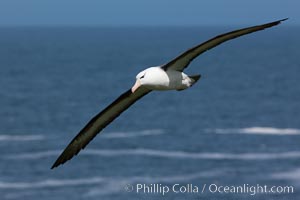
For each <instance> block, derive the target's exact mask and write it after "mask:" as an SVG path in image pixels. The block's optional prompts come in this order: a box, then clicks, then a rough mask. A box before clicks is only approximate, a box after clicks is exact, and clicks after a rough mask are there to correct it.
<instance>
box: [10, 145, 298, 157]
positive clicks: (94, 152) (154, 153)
mask: <svg viewBox="0 0 300 200" xmlns="http://www.w3.org/2000/svg"><path fill="white" fill-rule="evenodd" d="M60 152H61V151H59V150H57V151H43V152H35V153H19V154H13V155H7V156H6V157H5V158H8V159H25V160H26V159H28V160H32V159H33V160H34V159H41V158H47V157H50V156H58V155H59V154H60ZM84 155H89V156H106V157H118V156H143V157H145V156H148V157H158V158H170V159H171V158H172V159H210V160H270V159H294V158H300V152H299V151H289V152H278V153H264V152H262V153H220V152H186V151H167V150H155V149H142V148H139V149H118V150H111V149H87V150H85V151H82V153H81V156H84Z"/></svg>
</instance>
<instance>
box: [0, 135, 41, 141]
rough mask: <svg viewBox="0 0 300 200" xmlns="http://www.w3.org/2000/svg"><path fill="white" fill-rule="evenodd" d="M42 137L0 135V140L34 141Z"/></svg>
mask: <svg viewBox="0 0 300 200" xmlns="http://www.w3.org/2000/svg"><path fill="white" fill-rule="evenodd" d="M44 139H45V138H44V136H42V135H0V141H34V140H44Z"/></svg>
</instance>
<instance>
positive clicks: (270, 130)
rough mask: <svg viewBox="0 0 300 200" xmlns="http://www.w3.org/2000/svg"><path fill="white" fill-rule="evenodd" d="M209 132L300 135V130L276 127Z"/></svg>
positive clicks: (210, 130) (208, 130)
mask: <svg viewBox="0 0 300 200" xmlns="http://www.w3.org/2000/svg"><path fill="white" fill-rule="evenodd" d="M206 131H207V132H215V133H219V134H236V133H240V134H258V135H300V129H294V128H274V127H249V128H237V129H220V128H218V129H206Z"/></svg>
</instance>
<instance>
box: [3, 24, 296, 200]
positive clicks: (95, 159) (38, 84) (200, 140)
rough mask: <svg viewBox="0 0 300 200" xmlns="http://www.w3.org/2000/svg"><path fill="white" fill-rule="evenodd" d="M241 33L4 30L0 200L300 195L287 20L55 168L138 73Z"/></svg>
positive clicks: (155, 97)
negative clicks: (217, 38)
mask: <svg viewBox="0 0 300 200" xmlns="http://www.w3.org/2000/svg"><path fill="white" fill-rule="evenodd" d="M235 28H236V27H119V28H116V27H110V28H108V27H106V28H105V27H102V28H101V27H2V28H0V87H1V90H0V108H1V109H0V152H1V155H0V162H1V164H0V199H1V200H9V199H17V200H27V199H28V200H41V199H43V200H50V199H51V200H52V199H55V200H64V199H72V200H80V199H92V200H94V199H95V200H96V199H97V200H98V199H110V200H123V199H175V200H176V199H223V200H227V199H228V200H234V199H264V200H279V199H280V200H282V199H288V200H291V199H299V198H300V193H299V191H300V145H299V144H300V54H299V49H300V40H299V35H300V27H288V26H285V25H284V24H283V25H280V26H277V27H274V28H271V29H268V30H265V31H261V32H257V33H253V34H251V35H247V36H244V37H241V38H238V39H235V40H232V41H229V42H227V43H225V44H222V45H220V46H218V47H217V48H215V49H212V50H210V51H208V52H206V53H205V54H203V55H201V56H200V57H199V58H197V59H196V60H195V61H194V62H192V63H191V65H190V66H189V68H188V69H187V70H186V73H187V74H199V73H200V74H201V75H202V78H201V79H200V80H199V82H198V83H197V84H195V85H194V86H193V87H192V88H189V89H187V90H185V91H180V92H177V91H168V92H152V93H150V94H149V95H147V96H145V97H144V98H142V99H141V100H140V101H138V102H137V103H136V104H135V105H133V106H132V107H131V108H130V109H128V110H127V111H126V112H124V113H123V114H122V115H121V116H120V117H119V118H117V119H116V120H115V121H114V122H113V123H111V124H110V125H109V126H108V127H107V128H105V129H104V130H103V131H102V132H101V134H99V135H98V136H97V137H96V138H95V139H94V140H93V141H92V142H91V143H90V144H89V145H88V146H87V147H86V148H85V149H84V150H83V151H81V152H80V153H79V155H78V156H76V157H74V158H73V159H72V160H70V161H68V162H67V163H66V164H64V165H63V166H59V167H58V168H55V169H54V170H50V167H51V166H52V164H53V162H54V161H55V160H56V158H57V157H58V156H59V154H60V153H61V151H62V150H63V149H64V148H65V147H66V145H67V144H68V143H69V142H70V140H71V139H72V138H73V137H74V136H75V135H76V134H77V133H78V132H79V131H80V129H81V128H82V127H83V126H84V125H85V124H86V123H87V122H88V121H89V120H90V119H91V118H92V117H93V116H94V115H96V114H97V113H98V112H99V111H101V110H102V109H104V108H105V107H106V106H107V105H108V104H109V103H111V102H112V101H113V100H114V99H115V98H117V97H118V96H119V95H120V94H122V93H123V92H125V91H126V90H128V89H129V88H130V87H131V86H132V85H133V83H134V81H135V76H136V74H137V73H138V72H139V71H142V70H143V69H145V68H147V67H150V66H157V65H161V64H164V63H166V62H168V61H169V60H171V59H173V58H175V57H176V56H178V55H179V54H180V53H182V52H183V51H185V50H187V49H188V48H190V47H192V46H194V45H197V44H199V43H200V42H204V41H205V40H207V39H210V38H211V37H214V36H216V35H218V34H221V33H224V32H226V31H231V30H233V29H235ZM139 184H141V185H143V184H144V185H145V186H147V187H148V189H147V188H146V189H145V190H142V189H141V190H139V191H137V187H138V186H140V185H139ZM155 184H157V186H158V188H162V187H164V186H166V187H168V188H170V189H172V186H174V185H175V184H179V185H180V186H185V187H187V186H186V185H188V184H189V185H191V184H192V185H193V186H192V188H194V189H195V188H196V187H198V189H199V191H198V192H196V191H194V192H193V191H192V192H191V191H190V192H188V191H185V192H179V193H176V192H174V191H170V192H168V193H166V194H164V195H163V194H162V193H161V192H159V191H156V192H155V191H154V189H153V188H154V186H155ZM144 185H143V186H144ZM215 185H218V186H229V187H231V188H233V187H237V186H243V187H247V188H250V187H251V186H253V187H256V186H257V185H259V186H264V185H266V186H267V187H268V188H270V187H272V186H276V187H282V188H283V187H284V186H292V187H293V192H291V191H290V192H289V193H288V192H281V193H279V192H277V193H270V192H268V193H267V192H257V193H255V194H254V193H253V192H250V189H249V191H248V192H246V191H244V192H240V193H234V192H224V190H222V189H220V192H218V191H215V192H214V191H210V190H209V186H211V188H210V189H211V190H213V189H214V188H213V187H214V186H215ZM204 187H205V188H204ZM150 189H152V192H151V191H150ZM126 190H133V191H126ZM251 191H252V190H251Z"/></svg>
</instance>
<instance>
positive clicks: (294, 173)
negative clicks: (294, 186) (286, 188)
mask: <svg viewBox="0 0 300 200" xmlns="http://www.w3.org/2000/svg"><path fill="white" fill-rule="evenodd" d="M271 177H272V178H274V179H287V180H294V181H297V182H299V183H300V168H297V169H294V170H291V171H285V172H279V173H275V174H272V176H271Z"/></svg>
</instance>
